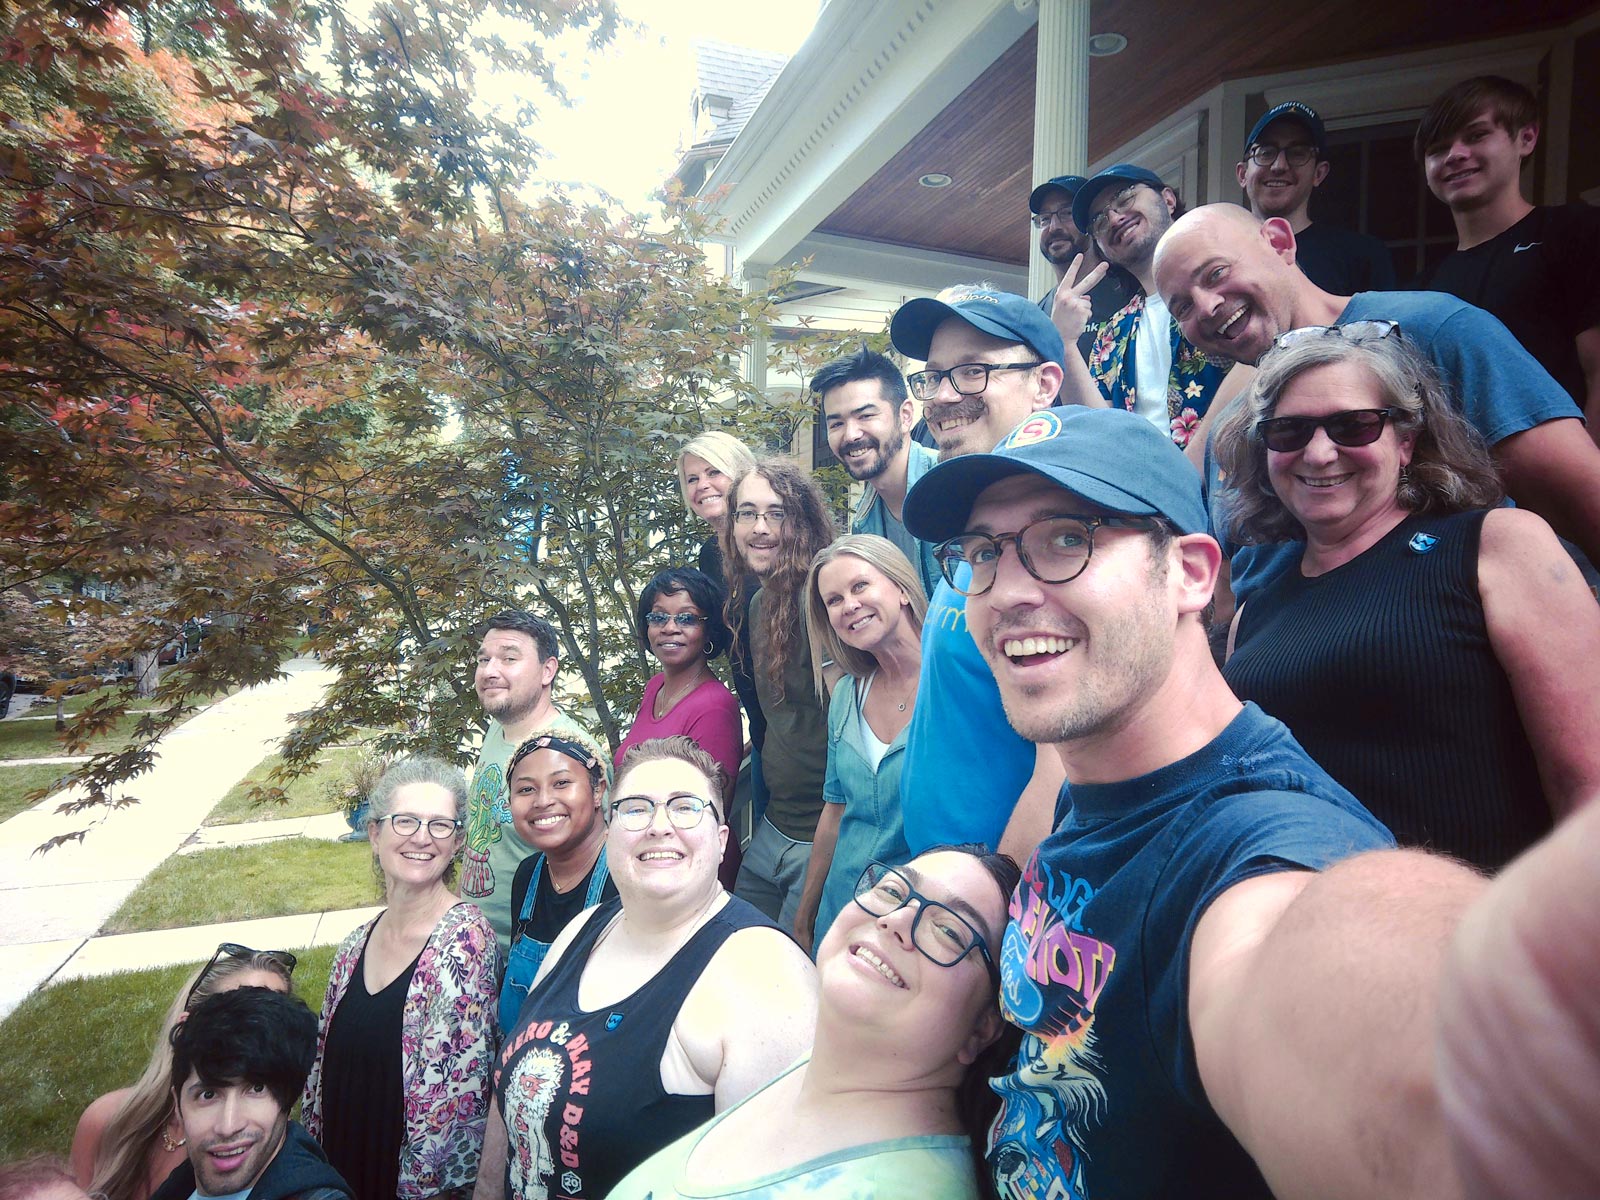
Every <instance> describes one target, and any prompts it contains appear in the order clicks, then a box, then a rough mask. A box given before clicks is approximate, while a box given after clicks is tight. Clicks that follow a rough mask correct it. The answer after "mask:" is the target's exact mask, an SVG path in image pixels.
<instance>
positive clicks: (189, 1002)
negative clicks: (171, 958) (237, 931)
mask: <svg viewBox="0 0 1600 1200" xmlns="http://www.w3.org/2000/svg"><path fill="white" fill-rule="evenodd" d="M258 956H259V957H261V958H265V959H268V960H270V961H271V962H274V963H276V964H277V965H278V966H280V967H282V968H283V973H284V975H285V976H286V977H287V978H290V979H292V978H294V968H295V965H296V964H297V963H298V962H299V961H300V960H299V959H297V958H296V957H295V956H294V955H292V954H290V953H289V952H288V951H287V950H252V949H251V948H250V947H249V946H242V945H240V944H239V943H238V942H223V943H222V944H221V945H220V946H218V947H217V952H216V953H215V954H213V955H212V956H211V958H210V960H209V961H207V963H206V965H205V966H203V967H201V968H200V974H198V975H196V976H195V977H194V982H193V983H192V984H190V985H189V994H188V995H187V996H185V997H184V998H183V1009H184V1011H185V1012H189V1011H190V1010H192V1009H193V1007H194V994H195V992H197V991H199V990H200V985H201V984H203V983H205V981H206V980H208V979H210V978H211V972H212V971H214V970H216V969H217V964H218V963H219V962H221V961H222V960H223V959H225V958H228V959H233V960H234V961H235V962H246V961H248V960H250V959H252V958H256V957H258Z"/></svg>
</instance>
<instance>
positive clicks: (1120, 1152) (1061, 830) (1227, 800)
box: [988, 704, 1394, 1200]
mask: <svg viewBox="0 0 1600 1200" xmlns="http://www.w3.org/2000/svg"><path fill="white" fill-rule="evenodd" d="M1393 844H1394V840H1393V839H1392V838H1391V837H1390V836H1389V833H1388V831H1387V830H1386V829H1384V828H1383V826H1382V825H1380V824H1379V823H1378V822H1377V821H1376V820H1375V819H1374V818H1373V817H1372V816H1371V814H1369V813H1368V812H1367V811H1366V809H1364V808H1362V807H1361V805H1360V803H1359V802H1357V800H1356V799H1355V797H1353V796H1351V795H1350V793H1349V792H1347V791H1345V790H1344V789H1343V788H1342V787H1340V786H1339V785H1338V784H1337V783H1335V782H1334V781H1333V780H1332V779H1331V778H1330V777H1329V776H1328V774H1327V773H1326V772H1325V771H1323V770H1322V769H1321V768H1320V767H1318V766H1317V765H1316V764H1315V763H1313V762H1312V761H1311V759H1310V758H1309V757H1307V755H1306V753H1305V751H1304V750H1302V749H1301V748H1300V747H1299V745H1298V744H1297V743H1296V742H1295V740H1294V739H1293V738H1292V737H1290V736H1289V731H1288V730H1287V729H1285V728H1284V726H1283V725H1282V724H1281V723H1280V722H1278V721H1275V720H1273V719H1272V718H1271V717H1269V716H1267V715H1266V714H1265V713H1263V712H1262V711H1261V710H1260V709H1259V708H1257V707H1256V706H1255V705H1253V704H1247V705H1245V706H1244V709H1243V710H1242V711H1241V712H1240V713H1239V715H1238V716H1237V717H1235V718H1234V719H1233V720H1232V721H1231V722H1230V723H1229V724H1228V726H1227V728H1225V729H1224V730H1223V731H1222V733H1221V734H1219V735H1218V736H1217V738H1216V739H1215V740H1214V741H1212V742H1211V743H1210V744H1209V745H1207V746H1205V747H1203V748H1202V749H1200V750H1199V751H1197V752H1196V753H1194V754H1191V755H1189V756H1188V757H1187V758H1184V759H1180V760H1179V761H1178V762H1175V763H1171V764H1169V765H1168V766H1165V767H1162V768H1161V769H1160V770H1157V771H1153V772H1151V773H1150V774H1148V775H1145V776H1142V777H1140V778H1138V779H1130V780H1126V781H1123V782H1120V783H1112V784H1097V785H1093V786H1080V787H1070V786H1069V787H1064V788H1063V789H1062V792H1061V797H1060V799H1059V801H1058V802H1057V805H1056V831H1055V832H1054V833H1053V834H1051V835H1050V836H1049V837H1048V838H1046V839H1045V840H1044V841H1043V842H1042V843H1040V845H1039V848H1038V850H1037V851H1035V853H1034V855H1033V857H1032V858H1031V859H1029V861H1028V865H1027V867H1026V869H1025V870H1024V871H1023V875H1022V881H1021V883H1020V884H1018V886H1017V890H1016V892H1015V893H1014V894H1013V895H1012V898H1011V911H1010V920H1009V923H1008V924H1007V926H1006V932H1005V940H1004V943H1003V946H1002V950H1001V955H1000V958H1001V962H1000V971H1001V990H1000V1001H1001V1011H1002V1012H1003V1013H1004V1014H1005V1017H1006V1020H1008V1021H1010V1022H1011V1023H1012V1024H1013V1025H1016V1026H1018V1027H1019V1028H1021V1029H1022V1030H1023V1033H1024V1037H1023V1042H1022V1047H1021V1050H1020V1051H1019V1052H1018V1056H1017V1059H1016V1061H1015V1063H1014V1065H1013V1068H1012V1070H1011V1071H1010V1072H1009V1073H1008V1074H1006V1075H1003V1076H1001V1077H1000V1078H999V1079H996V1080H994V1081H993V1084H992V1086H993V1087H994V1089H995V1091H996V1092H997V1093H998V1094H999V1096H1000V1099H1001V1109H1000V1114H999V1116H998V1117H997V1118H996V1119H995V1123H994V1126H993V1128H992V1130H991V1132H990V1139H989V1145H988V1158H989V1165H990V1169H991V1170H992V1171H993V1174H994V1179H995V1183H996V1186H997V1188H998V1190H999V1193H1000V1195H1001V1196H1002V1197H1005V1198H1007V1200H1020V1198H1022V1197H1028V1198H1030V1200H1033V1198H1041V1200H1042V1198H1044V1197H1050V1198H1051V1200H1086V1198H1099V1197H1108V1196H1115V1197H1117V1198H1118V1200H1133V1198H1139V1197H1168V1196H1170V1197H1180V1196H1182V1197H1193V1196H1197V1195H1207V1196H1228V1197H1257V1196H1259V1197H1267V1196H1269V1195H1270V1193H1269V1192H1268V1190H1267V1188H1266V1185H1265V1184H1264V1183H1263V1182H1262V1180H1261V1177H1260V1174H1259V1172H1257V1170H1256V1168H1255V1165H1254V1163H1253V1162H1252V1161H1251V1160H1250V1158H1249V1156H1248V1155H1247V1154H1246V1153H1245V1151H1244V1149H1243V1148H1242V1147H1241V1146H1240V1145H1239V1144H1238V1143H1237V1142H1236V1141H1235V1140H1234V1138H1233V1136H1232V1135H1231V1134H1230V1133H1229V1132H1228V1130H1227V1128H1226V1127H1225V1126H1224V1125H1223V1124H1222V1122H1221V1120H1220V1119H1219V1118H1218V1117H1217V1115H1216V1113H1215V1112H1213V1111H1212V1109H1211V1106H1210V1104H1209V1103H1208V1102H1207V1100H1206V1096H1205V1091H1204V1089H1203V1088H1202V1087H1201V1083H1200V1075H1199V1069H1198V1067H1197V1066H1196V1064H1195V1056H1194V1047H1193V1044H1192V1042H1191V1040H1190V1032H1189V1021H1188V987H1187V985H1188V978H1189V945H1190V940H1191V939H1192V937H1193V936H1194V930H1195V926H1196V924H1197V923H1198V922H1199V920H1200V917H1201V916H1202V915H1203V914H1204V912H1205V910H1206V907H1207V906H1208V905H1209V904H1210V903H1211V901H1212V900H1214V899H1216V897H1217V896H1218V895H1220V894H1221V893H1222V892H1224V891H1226V890H1227V889H1228V888H1230V887H1232V886H1233V885H1234V884H1236V883H1239V882H1241V881H1243V880H1246V879H1250V878H1252V877H1253V876H1256V875H1262V874H1268V873H1272V872H1276V871H1283V870H1293V869H1297V868H1306V869H1310V870H1320V869H1322V868H1325V867H1328V866H1330V865H1332V864H1333V863H1335V862H1338V861H1339V860H1340V859H1343V858H1347V857H1349V856H1351V855H1353V854H1357V853H1360V852H1362V851H1365V850H1377V849H1384V848H1387V847H1390V846H1392V845H1393Z"/></svg>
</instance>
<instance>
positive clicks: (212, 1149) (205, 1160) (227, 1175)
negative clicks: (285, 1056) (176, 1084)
mask: <svg viewBox="0 0 1600 1200" xmlns="http://www.w3.org/2000/svg"><path fill="white" fill-rule="evenodd" d="M175 1098H176V1102H177V1103H176V1107H177V1110H178V1122H179V1124H181V1125H182V1126H183V1137H184V1141H185V1143H186V1145H187V1147H188V1152H189V1162H190V1164H191V1165H192V1166H193V1167H194V1177H195V1186H196V1187H197V1188H198V1189H199V1190H200V1192H201V1194H202V1195H206V1196H226V1195H229V1194H231V1193H234V1192H246V1191H249V1190H250V1188H251V1187H253V1186H254V1185H255V1182H256V1180H257V1179H259V1178H260V1177H261V1174H262V1172H264V1171H265V1170H266V1169H267V1167H268V1165H269V1164H270V1163H271V1162H272V1160H273V1157H274V1156H275V1155H276V1154H277V1153H278V1150H279V1148H280V1147H281V1146H282V1145H283V1138H284V1131H285V1130H286V1129H287V1128H288V1125H289V1114H288V1112H287V1111H286V1110H285V1109H283V1108H282V1107H280V1106H279V1104H278V1101H277V1098H276V1097H274V1096H273V1094H272V1093H271V1092H270V1091H268V1090H267V1088H266V1086H265V1085H264V1084H253V1083H242V1082H241V1083H231V1084H228V1085H226V1086H222V1087H210V1086H209V1085H207V1084H205V1083H202V1082H201V1080H200V1076H199V1074H198V1073H197V1072H194V1071H191V1072H190V1073H189V1078H188V1080H187V1081H185V1083H184V1085H183V1087H182V1088H180V1089H179V1090H178V1091H177V1093H176V1097H175Z"/></svg>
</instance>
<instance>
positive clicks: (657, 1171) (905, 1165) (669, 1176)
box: [608, 1059, 978, 1200]
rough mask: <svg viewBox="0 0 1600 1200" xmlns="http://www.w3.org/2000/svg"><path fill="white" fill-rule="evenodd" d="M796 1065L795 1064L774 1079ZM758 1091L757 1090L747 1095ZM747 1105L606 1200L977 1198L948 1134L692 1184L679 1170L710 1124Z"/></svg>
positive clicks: (666, 1151)
mask: <svg viewBox="0 0 1600 1200" xmlns="http://www.w3.org/2000/svg"><path fill="white" fill-rule="evenodd" d="M804 1065H805V1060H804V1059H802V1060H801V1061H800V1062H798V1063H796V1064H795V1065H794V1066H792V1067H790V1068H789V1070H788V1071H785V1072H784V1073H783V1075H780V1076H778V1079H782V1078H783V1077H784V1075H788V1074H789V1073H790V1071H796V1070H799V1068H800V1067H802V1066H804ZM777 1081H778V1080H777V1079H775V1080H773V1081H772V1082H773V1083H776V1082H777ZM771 1086H772V1084H771V1083H769V1084H767V1087H771ZM766 1090H767V1089H766V1088H762V1089H761V1091H758V1092H756V1093H755V1095H756V1096H759V1095H760V1094H761V1092H764V1091H766ZM751 1099H754V1096H752V1097H751ZM749 1102H750V1100H749V1099H747V1100H743V1101H741V1102H740V1103H739V1104H736V1105H734V1106H733V1107H732V1108H730V1109H729V1110H728V1112H725V1113H722V1114H720V1115H719V1116H717V1117H714V1118H713V1119H712V1120H710V1121H707V1122H706V1123H705V1124H704V1125H702V1126H700V1128H699V1129H696V1130H693V1131H692V1132H690V1133H687V1134H685V1135H684V1136H683V1137H681V1138H679V1139H678V1140H677V1141H675V1142H673V1143H671V1144H670V1145H668V1146H666V1147H664V1148H662V1149H661V1150H658V1151H657V1152H656V1153H655V1154H652V1155H651V1156H650V1157H649V1158H647V1159H645V1160H644V1162H642V1163H640V1164H639V1165H638V1166H637V1167H635V1168H634V1169H633V1170H632V1171H630V1172H629V1173H628V1174H627V1175H626V1176H625V1177H624V1178H623V1180H622V1182H621V1183H619V1184H617V1186H616V1187H614V1188H612V1189H611V1192H610V1195H609V1198H608V1200H673V1198H674V1197H681V1198H682V1200H724V1198H726V1200H820V1198H822V1197H827V1198H829V1200H833V1198H835V1197H844V1198H847V1200H977V1195H978V1184H977V1174H976V1171H975V1170H974V1168H973V1160H972V1147H971V1144H970V1143H969V1142H968V1141H967V1139H966V1138H964V1137H960V1136H958V1135H956V1134H927V1135H923V1136H920V1137H905V1138H892V1139H890V1140H888V1141H882V1142H869V1143H867V1144H866V1145H864V1146H851V1147H849V1148H847V1149H844V1150H836V1151H834V1152H833V1153H831V1154H824V1155H823V1156H821V1157H820V1158H813V1159H810V1160H808V1161H806V1162H803V1163H799V1164H797V1165H795V1166H792V1167H787V1168H785V1169H784V1170H781V1171H772V1172H769V1173H768V1174H765V1175H758V1176H756V1177H755V1178H753V1179H749V1180H746V1181H744V1182H742V1183H739V1184H737V1185H735V1186H732V1187H722V1188H708V1187H696V1186H694V1185H693V1183H692V1182H691V1180H690V1178H689V1175H688V1171H687V1167H688V1163H689V1159H690V1158H691V1157H692V1156H693V1155H694V1152H695V1150H696V1149H697V1148H698V1147H699V1145H700V1142H701V1140H702V1139H703V1138H704V1137H705V1136H706V1134H708V1133H709V1132H711V1130H713V1129H715V1128H716V1126H717V1124H718V1122H720V1121H724V1120H726V1119H727V1117H728V1113H734V1112H738V1111H739V1108H740V1107H741V1105H744V1104H748V1103H749Z"/></svg>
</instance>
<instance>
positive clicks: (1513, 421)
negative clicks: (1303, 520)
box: [1206, 292, 1583, 604]
mask: <svg viewBox="0 0 1600 1200" xmlns="http://www.w3.org/2000/svg"><path fill="white" fill-rule="evenodd" d="M1352 321H1398V322H1399V324H1400V335H1401V336H1402V337H1404V338H1405V339H1406V341H1407V342H1409V343H1410V344H1411V345H1412V346H1414V347H1416V348H1417V349H1418V350H1420V351H1421V352H1422V353H1423V354H1425V355H1427V357H1428V358H1429V359H1431V360H1432V362H1433V366H1434V369H1435V370H1436V371H1438V372H1439V377H1440V378H1441V379H1442V380H1443V382H1444V386H1445V391H1446V392H1447V393H1448V394H1449V396H1450V398H1451V400H1453V401H1454V402H1455V405H1456V407H1457V408H1458V409H1460V411H1461V415H1462V416H1464V417H1466V418H1467V420H1469V421H1471V422H1472V425H1473V427H1474V428H1476V429H1477V431H1478V432H1479V433H1481V434H1482V435H1483V438H1484V440H1485V441H1486V442H1488V443H1489V445H1491V446H1493V445H1495V444H1496V443H1497V442H1502V441H1504V440H1505V439H1506V438H1508V437H1511V436H1512V435H1513V434H1518V433H1522V432H1523V431H1525V430H1528V429H1532V428H1533V427H1534V426H1535V425H1543V424H1544V423H1545V422H1546V421H1555V420H1559V419H1561V418H1563V417H1577V418H1578V419H1579V420H1582V419H1583V413H1582V412H1580V411H1579V409H1578V406H1577V405H1576V404H1574V403H1573V402H1572V397H1571V396H1569V395H1567V393H1566V392H1565V391H1564V390H1563V389H1562V387H1561V385H1560V384H1558V383H1557V382H1556V381H1555V380H1554V379H1552V378H1551V377H1550V373H1549V372H1548V371H1546V370H1545V369H1544V368H1543V367H1541V366H1540V365H1539V363H1538V361H1537V360H1536V359H1535V358H1534V357H1533V356H1532V355H1531V354H1529V353H1528V352H1527V351H1526V350H1524V349H1523V348H1522V344H1521V343H1520V342H1518V341H1517V339H1516V338H1514V337H1513V336H1512V335H1511V331H1510V330H1509V329H1507V328H1506V327H1505V326H1504V325H1502V324H1501V323H1500V321H1499V320H1498V319H1496V318H1495V317H1492V316H1490V315H1489V314H1488V313H1486V312H1484V311H1483V309H1481V308H1474V307H1473V306H1472V305H1470V304H1468V303H1467V302H1466V301H1465V300H1458V299H1457V298H1456V297H1454V296H1449V295H1446V294H1444V293H1443V292H1361V293H1359V294H1357V295H1355V296H1352V297H1351V298H1350V303H1349V304H1347V305H1345V308H1344V311H1343V312H1342V313H1340V314H1339V320H1338V321H1337V322H1336V323H1337V324H1339V325H1348V324H1350V323H1351V322H1352ZM1243 402H1244V401H1243V398H1242V397H1241V398H1240V400H1239V401H1238V403H1243ZM1219 482H1220V481H1219V479H1218V477H1217V469H1216V466H1215V463H1214V461H1213V460H1212V458H1211V455H1210V453H1209V451H1208V453H1207V454H1206V485H1207V496H1208V499H1209V503H1210V506H1211V529H1212V532H1213V533H1214V534H1215V535H1216V536H1217V538H1218V540H1219V541H1221V542H1222V545H1223V550H1224V552H1226V553H1228V554H1229V557H1230V561H1229V566H1230V568H1231V570H1232V572H1233V581H1232V587H1233V595H1234V599H1235V600H1236V601H1237V602H1238V603H1240V604H1242V603H1244V602H1245V600H1247V599H1249V596H1250V593H1251V592H1253V591H1256V590H1258V589H1260V588H1262V587H1264V586H1265V585H1266V584H1268V583H1270V582H1271V581H1272V580H1273V579H1275V578H1277V576H1278V575H1280V574H1282V573H1283V571H1284V570H1285V569H1286V568H1288V567H1289V566H1290V565H1291V564H1293V563H1297V562H1299V561H1300V554H1301V551H1302V550H1304V549H1305V547H1304V545H1303V543H1300V542H1287V543H1279V544H1277V545H1272V546H1244V547H1240V546H1239V545H1238V543H1237V542H1234V541H1232V540H1230V539H1229V538H1227V537H1226V532H1227V514H1226V499H1225V495H1226V493H1225V491H1224V489H1223V488H1221V487H1220V486H1219ZM1219 493H1221V494H1219Z"/></svg>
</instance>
